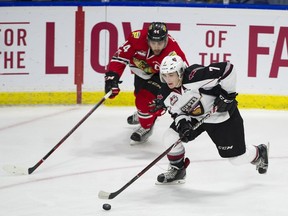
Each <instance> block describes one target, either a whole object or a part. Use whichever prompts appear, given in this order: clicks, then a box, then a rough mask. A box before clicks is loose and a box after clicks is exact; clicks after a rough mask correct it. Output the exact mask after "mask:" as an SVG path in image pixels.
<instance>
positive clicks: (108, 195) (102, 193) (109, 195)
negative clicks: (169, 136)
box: [98, 107, 217, 199]
mask: <svg viewBox="0 0 288 216" xmlns="http://www.w3.org/2000/svg"><path fill="white" fill-rule="evenodd" d="M216 111H217V107H213V108H212V109H211V110H210V111H209V112H208V113H207V114H206V115H205V116H204V117H203V118H202V119H201V120H200V121H198V122H197V123H196V124H195V125H193V127H192V130H196V129H197V128H198V127H199V126H200V125H202V124H203V123H204V121H205V120H206V119H208V118H209V117H210V116H211V115H212V114H213V113H215V112H216ZM180 142H181V138H180V139H178V140H177V141H176V142H175V143H173V144H172V145H171V146H170V147H169V148H168V149H166V150H165V151H164V152H163V153H162V154H161V155H159V156H158V157H157V158H156V159H155V160H153V161H152V162H151V163H150V164H149V165H148V166H146V167H145V168H144V169H143V170H142V171H140V172H139V173H138V174H137V175H136V176H135V177H134V178H132V179H131V180H130V181H129V182H127V184H125V185H124V186H123V187H121V188H120V189H119V190H117V191H115V192H112V193H109V192H105V191H99V193H98V197H99V198H100V199H113V198H115V197H116V196H118V195H119V194H120V193H121V192H122V191H124V190H125V189H126V188H127V187H129V186H130V185H131V184H132V183H133V182H135V181H136V180H137V179H138V178H140V176H142V175H143V174H144V173H146V172H147V171H148V170H149V169H150V168H151V167H153V166H154V165H155V164H156V163H157V162H158V161H159V160H161V159H162V158H163V157H164V156H165V155H166V154H168V153H169V152H170V151H171V149H172V148H174V147H175V146H177V145H178V144H179V143H180Z"/></svg>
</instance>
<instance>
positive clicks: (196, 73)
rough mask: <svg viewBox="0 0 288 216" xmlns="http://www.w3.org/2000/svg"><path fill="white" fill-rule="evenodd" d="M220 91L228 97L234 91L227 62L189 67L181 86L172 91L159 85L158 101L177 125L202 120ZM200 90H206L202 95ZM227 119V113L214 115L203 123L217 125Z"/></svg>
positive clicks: (234, 82) (232, 78) (233, 83)
mask: <svg viewBox="0 0 288 216" xmlns="http://www.w3.org/2000/svg"><path fill="white" fill-rule="evenodd" d="M219 88H222V89H224V90H226V91H227V92H228V93H232V92H235V91H236V73H235V71H234V70H233V65H232V64H231V63H230V62H219V63H213V64H210V65H208V66H202V65H197V64H194V65H191V66H189V67H188V68H186V69H185V71H184V74H183V79H182V85H181V86H180V87H179V88H174V89H170V88H169V87H168V86H167V85H166V84H164V85H162V88H161V91H160V94H159V95H158V98H159V99H161V100H162V101H163V103H164V104H165V106H166V107H167V108H168V111H169V113H170V114H171V115H172V117H174V120H175V123H176V124H177V123H178V121H180V120H181V119H183V118H186V119H187V120H189V118H191V117H192V118H195V119H197V120H200V119H201V118H203V117H204V116H205V114H206V113H208V112H209V111H210V110H211V109H212V107H213V103H214V100H215V98H216V97H217V96H218V95H219V92H218V91H217V90H219ZM201 90H206V91H205V94H204V93H203V91H201ZM207 92H209V93H207ZM229 117H230V116H229V113H228V112H221V113H220V112H217V113H215V114H213V116H211V117H210V118H209V119H207V120H206V121H205V122H206V123H220V122H223V121H226V120H227V119H229Z"/></svg>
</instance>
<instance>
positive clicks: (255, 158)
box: [205, 109, 268, 174]
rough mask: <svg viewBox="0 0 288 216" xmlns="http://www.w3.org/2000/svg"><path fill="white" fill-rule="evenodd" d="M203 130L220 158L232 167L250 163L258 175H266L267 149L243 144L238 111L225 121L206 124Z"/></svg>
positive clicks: (241, 122) (241, 121) (242, 130)
mask: <svg viewBox="0 0 288 216" xmlns="http://www.w3.org/2000/svg"><path fill="white" fill-rule="evenodd" d="M205 128H206V130H207V133H208V134H209V136H210V137H211V139H212V140H213V142H214V143H215V144H216V147H217V150H218V152H219V155H220V156H221V157H223V158H229V161H230V162H231V163H232V164H234V165H241V164H247V163H252V164H254V165H256V169H257V170H258V172H259V173H260V174H263V173H266V171H267V169H268V148H267V146H266V145H265V144H261V145H258V146H253V145H246V144H245V134H244V125H243V119H242V117H241V115H240V113H239V110H238V109H236V110H235V111H234V113H233V115H232V116H231V117H230V119H228V120H227V121H225V122H223V123H220V124H216V125H212V124H206V125H205Z"/></svg>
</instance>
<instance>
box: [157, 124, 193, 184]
mask: <svg viewBox="0 0 288 216" xmlns="http://www.w3.org/2000/svg"><path fill="white" fill-rule="evenodd" d="M178 139H179V134H178V133H177V132H176V131H175V124H174V123H172V125H171V126H170V128H169V129H168V130H167V131H165V133H164V135H163V143H164V145H165V146H166V147H168V146H170V145H171V143H175V142H177V140H178ZM167 158H168V160H169V169H168V171H167V172H164V173H161V174H160V175H158V177H157V184H171V183H172V184H175V183H185V177H186V168H187V167H188V165H189V163H190V161H189V159H188V158H185V148H184V146H183V144H182V143H179V144H178V145H176V146H175V147H174V148H172V149H171V151H170V152H169V153H168V154H167Z"/></svg>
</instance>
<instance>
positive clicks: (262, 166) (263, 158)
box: [252, 143, 269, 174]
mask: <svg viewBox="0 0 288 216" xmlns="http://www.w3.org/2000/svg"><path fill="white" fill-rule="evenodd" d="M256 148H257V149H258V157H257V159H256V160H254V161H253V162H252V164H254V165H256V170H258V173H259V174H265V173H266V172H267V170H268V162H269V161H268V151H269V143H268V145H265V144H261V145H258V146H256Z"/></svg>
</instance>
